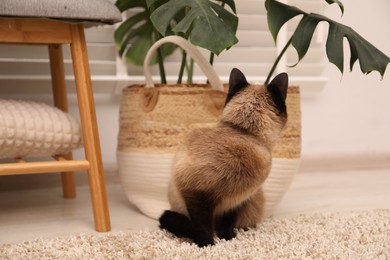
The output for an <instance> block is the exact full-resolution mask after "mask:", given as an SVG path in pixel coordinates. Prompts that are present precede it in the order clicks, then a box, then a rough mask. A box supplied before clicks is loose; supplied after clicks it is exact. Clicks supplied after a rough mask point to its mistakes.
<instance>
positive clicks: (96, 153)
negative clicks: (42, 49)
mask: <svg viewBox="0 0 390 260" xmlns="http://www.w3.org/2000/svg"><path fill="white" fill-rule="evenodd" d="M71 34H72V43H71V52H72V60H73V70H74V75H75V82H76V89H77V99H78V104H79V110H80V117H81V124H82V128H83V137H84V149H85V156H86V158H87V160H88V161H89V163H90V169H89V171H88V178H89V188H90V192H91V199H92V207H93V213H94V219H95V228H96V230H97V231H101V232H104V231H110V230H111V224H110V216H109V211H108V205H107V194H106V186H105V180H104V175H103V163H102V158H101V150H100V142H99V133H98V127H97V121H96V111H95V104H94V99H93V92H92V86H91V76H90V72H89V64H88V55H87V47H86V43H85V36H84V28H83V25H82V24H74V25H71Z"/></svg>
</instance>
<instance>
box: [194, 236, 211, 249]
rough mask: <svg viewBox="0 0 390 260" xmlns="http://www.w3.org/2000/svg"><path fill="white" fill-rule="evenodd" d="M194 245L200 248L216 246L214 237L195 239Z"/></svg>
mask: <svg viewBox="0 0 390 260" xmlns="http://www.w3.org/2000/svg"><path fill="white" fill-rule="evenodd" d="M193 241H194V243H195V244H197V246H198V247H205V246H213V245H214V238H212V237H202V238H200V237H197V238H194V239H193Z"/></svg>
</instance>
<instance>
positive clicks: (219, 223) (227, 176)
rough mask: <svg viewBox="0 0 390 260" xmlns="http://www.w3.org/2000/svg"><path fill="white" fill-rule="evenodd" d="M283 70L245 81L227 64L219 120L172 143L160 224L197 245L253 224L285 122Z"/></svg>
mask: <svg viewBox="0 0 390 260" xmlns="http://www.w3.org/2000/svg"><path fill="white" fill-rule="evenodd" d="M287 87H288V76H287V74H286V73H281V74H279V75H278V76H276V77H275V78H274V79H273V80H272V82H271V83H270V84H269V85H268V86H259V85H250V84H249V83H248V82H247V80H246V78H245V76H244V74H243V73H242V72H241V71H239V70H238V69H233V70H232V71H231V74H230V79H229V91H228V94H227V98H226V102H225V107H224V110H223V112H222V116H221V119H220V122H219V123H218V124H217V125H216V127H214V128H199V129H196V130H194V131H192V132H191V133H190V134H189V135H188V136H187V138H186V140H185V141H184V144H183V145H182V146H181V147H179V148H178V151H177V153H176V154H175V158H174V161H173V166H172V176H171V179H170V183H169V191H168V198H169V203H170V205H171V210H167V211H165V212H164V213H163V214H162V216H161V217H160V219H159V221H160V228H162V229H166V230H167V231H169V232H171V233H173V234H175V235H176V236H178V237H185V238H190V239H191V240H192V241H193V242H195V243H196V244H197V245H198V246H199V247H203V246H207V245H213V244H214V232H215V233H216V234H217V236H218V237H219V238H221V239H226V240H230V239H232V238H234V237H235V235H236V234H235V229H236V228H250V227H255V226H256V224H257V223H258V222H260V221H261V219H262V215H263V208H264V195H263V191H262V184H263V183H264V181H265V179H266V178H267V176H268V174H269V172H270V170H271V161H272V154H271V153H272V148H273V146H274V145H275V143H276V141H277V140H278V138H279V135H280V132H281V130H282V129H283V127H284V126H285V124H286V122H287V110H286V105H285V99H286V95H287Z"/></svg>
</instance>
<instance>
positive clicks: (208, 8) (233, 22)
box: [149, 0, 238, 54]
mask: <svg viewBox="0 0 390 260" xmlns="http://www.w3.org/2000/svg"><path fill="white" fill-rule="evenodd" d="M149 1H151V2H153V1H155V0H149ZM220 2H223V3H224V4H227V5H228V6H229V7H230V8H231V9H232V10H233V12H235V5H234V1H233V0H221V1H220ZM183 10H184V11H185V16H182V19H180V20H178V21H177V23H175V24H174V26H173V28H172V31H173V32H175V33H178V34H183V35H184V36H185V38H188V39H189V40H190V41H191V42H192V43H193V44H194V45H197V46H200V47H203V48H206V49H208V50H209V51H211V52H213V53H215V54H219V53H220V52H221V51H223V50H224V49H226V48H229V47H231V46H233V45H234V44H236V43H237V42H238V39H237V38H236V36H235V33H236V30H237V25H238V18H237V17H236V16H235V15H234V14H232V13H231V12H229V11H227V10H226V9H225V8H223V7H222V6H220V5H218V4H217V3H214V2H212V1H210V0H180V1H178V0H170V1H168V2H167V3H165V4H163V5H161V6H160V7H158V8H157V9H156V10H155V11H154V12H153V13H152V15H151V17H150V18H151V20H152V22H153V24H154V25H155V27H156V29H157V30H158V31H159V32H160V33H161V34H162V35H164V36H165V35H166V34H167V29H168V28H170V26H171V25H172V20H173V19H174V18H175V17H177V14H178V13H179V12H181V11H183Z"/></svg>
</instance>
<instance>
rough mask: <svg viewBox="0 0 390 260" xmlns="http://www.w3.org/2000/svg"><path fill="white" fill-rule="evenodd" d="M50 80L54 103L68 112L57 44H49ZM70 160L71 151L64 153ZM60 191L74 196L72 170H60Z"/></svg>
mask: <svg viewBox="0 0 390 260" xmlns="http://www.w3.org/2000/svg"><path fill="white" fill-rule="evenodd" d="M49 57H50V70H51V81H52V88H53V96H54V105H55V106H56V107H58V108H59V109H61V110H62V111H64V112H68V99H67V93H66V85H65V72H64V60H63V55H62V47H61V45H58V44H51V45H49ZM64 157H65V158H66V159H67V160H72V153H69V154H66V155H64ZM61 179H62V191H63V195H64V198H75V197H76V184H75V176H74V172H62V173H61Z"/></svg>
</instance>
